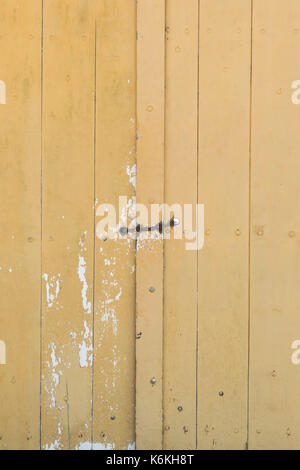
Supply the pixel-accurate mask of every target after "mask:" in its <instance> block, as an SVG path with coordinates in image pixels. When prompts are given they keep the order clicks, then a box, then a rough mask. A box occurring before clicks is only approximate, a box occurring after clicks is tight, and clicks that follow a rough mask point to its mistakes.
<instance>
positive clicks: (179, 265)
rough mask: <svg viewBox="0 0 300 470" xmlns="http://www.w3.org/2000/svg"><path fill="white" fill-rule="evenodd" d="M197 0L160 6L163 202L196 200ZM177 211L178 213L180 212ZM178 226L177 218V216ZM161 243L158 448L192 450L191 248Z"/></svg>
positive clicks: (193, 344)
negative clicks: (163, 90) (161, 350)
mask: <svg viewBox="0 0 300 470" xmlns="http://www.w3.org/2000/svg"><path fill="white" fill-rule="evenodd" d="M198 3H199V2H198V0H190V1H189V2H186V1H185V0H168V1H167V5H166V39H167V42H166V136H165V141H166V157H165V201H166V203H167V204H169V205H170V206H172V205H173V204H180V205H181V207H182V210H183V208H184V204H192V205H193V210H194V213H193V216H194V218H195V211H196V204H197V137H198ZM182 215H183V214H182ZM181 225H183V218H182V217H181ZM186 242H187V240H186V239H184V238H183V239H182V240H174V238H173V236H172V235H171V238H170V240H166V241H165V279H164V448H166V449H181V448H184V449H195V448H196V349H197V344H196V343H197V341H196V340H197V251H189V250H187V249H186Z"/></svg>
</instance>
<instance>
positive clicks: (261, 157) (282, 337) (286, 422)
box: [249, 0, 300, 449]
mask: <svg viewBox="0 0 300 470" xmlns="http://www.w3.org/2000/svg"><path fill="white" fill-rule="evenodd" d="M299 34H300V4H299V2H298V1H297V0H287V1H285V2H284V1H276V2H274V1H272V0H264V1H259V0H255V1H254V9H253V36H254V38H253V105H252V109H253V113H252V185H251V192H252V212H251V347H250V420H249V425H250V440H249V447H250V448H251V449H299V447H300V417H299V413H298V412H297V410H298V408H299V406H300V398H299V388H300V373H299V368H297V365H295V364H293V363H292V360H291V358H292V354H293V352H294V351H293V349H291V345H292V343H293V342H294V340H297V339H299V332H300V317H299V312H300V294H299V279H300V244H299V234H300V232H299V229H300V215H299V200H300V185H299V171H300V161H299V146H300V134H299V125H300V107H299V105H297V104H293V101H292V95H293V94H294V93H295V91H296V90H295V89H293V88H292V84H293V82H294V81H296V80H299V79H300V64H299V60H298V55H299ZM294 101H295V100H294ZM296 102H297V101H296Z"/></svg>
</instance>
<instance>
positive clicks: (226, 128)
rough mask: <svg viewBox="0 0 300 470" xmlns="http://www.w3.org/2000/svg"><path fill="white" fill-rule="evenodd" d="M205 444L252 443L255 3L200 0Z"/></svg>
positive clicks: (201, 415)
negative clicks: (251, 142)
mask: <svg viewBox="0 0 300 470" xmlns="http://www.w3.org/2000/svg"><path fill="white" fill-rule="evenodd" d="M200 5H201V8H200V68H199V70H200V71H199V73H200V85H199V93H200V104H199V202H201V203H204V205H205V227H206V232H205V234H206V235H205V246H204V249H203V250H202V251H200V253H199V286H198V288H199V352H198V358H199V367H198V372H199V375H198V404H199V405H198V447H199V448H200V449H211V448H213V449H243V448H245V445H246V440H247V374H248V372H247V369H248V367H247V362H248V328H247V326H248V238H249V237H248V232H249V211H248V208H249V127H250V126H249V116H250V109H249V108H250V56H251V54H250V51H251V47H250V44H251V1H250V0H249V1H243V2H241V1H240V0H228V1H226V2H224V1H223V0H202V1H201V2H200Z"/></svg>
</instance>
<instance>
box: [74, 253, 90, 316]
mask: <svg viewBox="0 0 300 470" xmlns="http://www.w3.org/2000/svg"><path fill="white" fill-rule="evenodd" d="M77 272H78V277H79V280H80V282H81V283H82V289H81V296H82V306H83V308H84V311H85V312H86V313H91V312H92V304H91V302H90V301H88V299H87V291H88V283H87V280H86V277H85V273H86V261H85V259H84V257H83V256H81V255H78V270H77Z"/></svg>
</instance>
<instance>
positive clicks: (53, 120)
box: [42, 0, 95, 449]
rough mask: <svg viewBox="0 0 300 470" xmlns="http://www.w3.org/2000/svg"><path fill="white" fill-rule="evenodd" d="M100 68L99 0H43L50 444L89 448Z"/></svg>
mask: <svg viewBox="0 0 300 470" xmlns="http://www.w3.org/2000/svg"><path fill="white" fill-rule="evenodd" d="M94 69H95V11H94V2H93V0H65V1H63V2H61V1H60V0H45V1H44V67H43V227H42V228H43V259H42V270H43V325H42V326H43V331H42V334H43V335H42V336H43V337H42V354H43V356H42V360H43V371H42V372H43V380H42V444H43V448H44V449H69V448H70V449H76V448H83V449H85V448H89V447H90V445H91V444H90V443H91V431H92V428H91V415H92V405H91V401H92V365H93V337H92V332H93V288H92V287H93V246H94V82H95V77H94Z"/></svg>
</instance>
